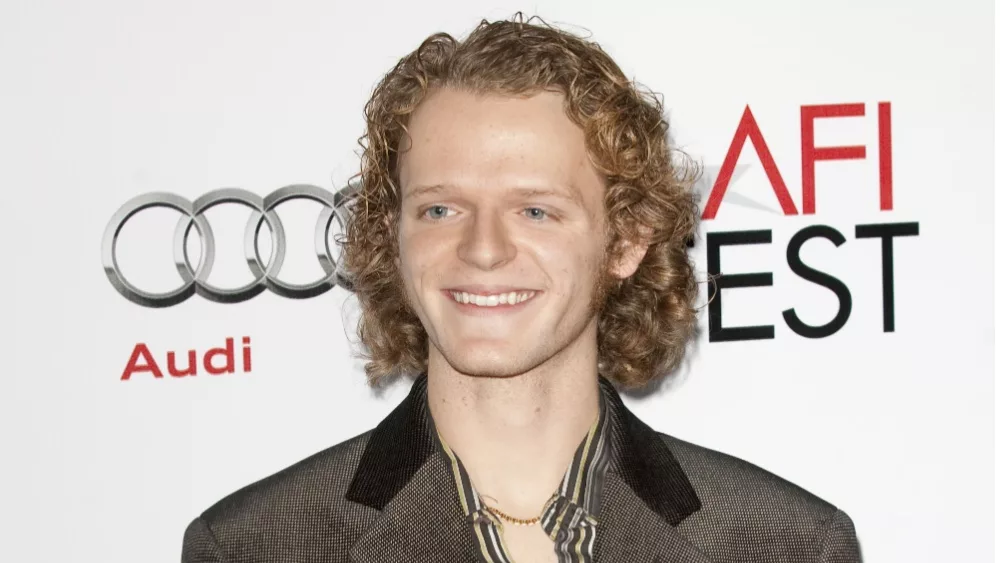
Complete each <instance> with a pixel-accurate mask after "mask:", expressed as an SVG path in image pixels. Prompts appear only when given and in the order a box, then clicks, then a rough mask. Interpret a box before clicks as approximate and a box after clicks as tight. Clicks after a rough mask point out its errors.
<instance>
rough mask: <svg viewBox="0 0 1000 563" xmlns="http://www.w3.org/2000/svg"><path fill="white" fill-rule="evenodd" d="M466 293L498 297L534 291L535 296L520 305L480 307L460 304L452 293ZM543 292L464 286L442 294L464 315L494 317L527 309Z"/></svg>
mask: <svg viewBox="0 0 1000 563" xmlns="http://www.w3.org/2000/svg"><path fill="white" fill-rule="evenodd" d="M455 291H464V292H466V293H476V294H479V295H497V294H500V293H510V292H512V291H516V292H518V293H520V292H524V291H532V292H534V295H532V296H531V297H529V298H528V299H526V300H524V301H521V302H520V303H515V304H513V305H511V304H509V303H500V304H497V305H495V306H492V307H481V306H479V305H473V304H471V303H459V302H458V301H455V298H454V297H453V296H452V292H455ZM542 293H543V292H542V291H540V290H537V289H528V288H521V287H515V286H510V285H506V286H501V285H490V286H487V285H463V286H455V287H450V288H448V289H442V290H441V294H442V295H444V297H445V299H447V300H448V301H450V302H451V304H452V305H454V306H455V307H458V310H459V311H461V312H462V313H465V314H467V315H472V316H477V317H478V316H493V315H505V314H512V313H516V312H518V311H521V310H522V309H524V308H526V307H527V306H528V304H530V303H533V302H534V301H535V299H536V298H537V297H538V296H540V295H541V294H542Z"/></svg>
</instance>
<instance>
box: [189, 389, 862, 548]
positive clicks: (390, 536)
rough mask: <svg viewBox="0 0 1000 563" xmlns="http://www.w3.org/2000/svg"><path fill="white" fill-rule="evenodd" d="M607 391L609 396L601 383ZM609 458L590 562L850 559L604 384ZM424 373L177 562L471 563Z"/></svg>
mask: <svg viewBox="0 0 1000 563" xmlns="http://www.w3.org/2000/svg"><path fill="white" fill-rule="evenodd" d="M601 384H602V385H604V386H606V387H609V388H611V384H610V383H609V382H608V381H607V380H605V379H603V378H602V380H601ZM611 391H612V392H611V393H610V397H611V398H612V400H611V401H609V403H610V407H611V408H610V409H609V416H610V419H609V421H610V423H611V427H610V430H611V436H612V437H611V443H612V451H613V454H612V458H613V460H612V462H611V465H610V466H609V469H608V474H607V477H606V483H605V485H604V490H603V495H602V501H601V512H600V518H599V524H598V528H597V530H598V532H597V541H596V544H595V559H596V561H598V562H609V563H610V562H614V563H617V562H643V561H648V562H670V563H737V562H739V563H747V562H760V563H763V562H768V563H778V562H781V563H855V562H859V561H860V560H861V558H860V553H859V547H858V542H857V539H856V537H855V532H854V525H853V523H852V522H851V519H850V518H849V517H848V516H847V514H845V513H844V512H842V511H840V510H838V509H837V508H836V507H835V506H833V505H831V504H829V503H827V502H825V501H823V500H821V499H819V498H817V497H816V496H814V495H812V494H810V493H809V492H807V491H805V490H803V489H801V488H799V487H797V486H795V485H793V484H792V483H789V482H788V481H785V480H784V479H781V478H780V477H777V476H775V475H773V474H771V473H768V472H767V471H764V470H763V469H761V468H759V467H756V466H754V465H752V464H750V463H747V462H745V461H742V460H740V459H737V458H734V457H731V456H728V455H725V454H722V453H719V452H715V451H712V450H709V449H706V448H702V447H699V446H696V445H693V444H690V443H687V442H683V441H681V440H678V439H676V438H673V437H670V436H667V435H664V434H660V433H658V432H656V431H654V430H652V429H651V428H650V427H649V426H647V425H646V424H644V423H643V422H642V421H641V420H639V419H638V418H636V416H635V415H634V414H632V412H630V411H629V410H628V409H627V408H626V407H625V405H624V404H622V402H621V398H620V397H619V396H618V394H617V393H615V392H614V390H613V388H611ZM426 409H427V399H426V375H422V376H420V377H419V378H418V379H417V380H416V382H415V383H414V385H413V388H412V390H411V391H410V394H409V395H408V396H407V398H406V399H404V400H403V402H402V403H400V405H399V406H398V407H396V409H395V410H393V411H392V412H391V413H390V414H389V416H387V417H386V418H385V419H384V420H383V421H382V422H381V423H380V424H379V425H378V426H377V427H376V428H375V429H374V430H371V431H369V432H366V433H364V434H361V435H360V436H357V437H355V438H352V439H350V440H348V441H346V442H343V443H341V444H338V445H336V446H333V447H331V448H329V449H326V450H324V451H322V452H319V453H317V454H315V455H313V456H311V457H309V458H307V459H304V460H302V461H300V462H298V463H296V464H295V465H292V466H291V467H288V468H287V469H284V470H282V471H280V472H278V473H276V474H274V475H272V476H270V477H267V478H265V479H263V480H261V481H258V482H256V483H253V484H251V485H249V486H247V487H244V488H243V489H240V490H239V491H236V492H235V493H233V494H231V495H229V496H227V497H226V498H224V499H222V500H221V501H219V502H218V503H216V504H215V505H214V506H212V507H211V508H209V509H208V510H206V511H205V512H204V513H202V514H201V516H199V517H197V518H195V519H194V521H192V522H191V524H190V525H189V526H188V528H187V530H186V532H185V534H184V545H183V553H182V556H181V560H182V562H183V563H223V562H225V563H278V562H281V563H340V562H348V561H353V562H356V563H376V562H377V563H383V562H384V563H390V562H392V563H398V562H435V563H474V562H475V561H476V556H475V552H474V551H473V549H474V543H473V542H474V539H473V533H472V526H471V525H470V524H469V523H468V522H466V521H465V520H464V519H463V516H462V513H461V508H460V505H459V500H458V492H457V490H456V488H455V483H454V480H453V479H452V478H451V474H450V472H449V468H448V466H447V464H446V463H447V462H446V460H445V459H443V455H442V454H441V453H439V451H438V450H437V448H436V444H435V442H434V440H433V437H432V436H431V434H430V432H429V428H428V425H427V423H426V420H427V418H426V416H427V411H426Z"/></svg>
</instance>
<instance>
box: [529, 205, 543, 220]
mask: <svg viewBox="0 0 1000 563" xmlns="http://www.w3.org/2000/svg"><path fill="white" fill-rule="evenodd" d="M524 214H525V215H526V216H527V217H528V218H529V219H535V220H539V221H540V220H542V219H545V218H546V217H548V212H546V211H545V210H544V209H541V208H538V207H528V208H525V210H524Z"/></svg>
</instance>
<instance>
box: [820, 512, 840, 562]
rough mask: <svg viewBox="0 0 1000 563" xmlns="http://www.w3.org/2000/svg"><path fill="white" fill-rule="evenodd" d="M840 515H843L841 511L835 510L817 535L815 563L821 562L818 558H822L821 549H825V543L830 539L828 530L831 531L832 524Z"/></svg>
mask: <svg viewBox="0 0 1000 563" xmlns="http://www.w3.org/2000/svg"><path fill="white" fill-rule="evenodd" d="M841 514H843V511H842V510H840V509H839V508H838V509H837V510H835V511H834V512H833V514H832V515H831V516H830V518H829V519H828V520H827V521H826V522H824V523H823V526H822V527H821V528H820V533H819V534H817V539H818V540H819V541H817V542H816V562H817V563H820V562H821V559H820V558H821V557H822V556H823V548H824V547H826V542H827V540H828V539H830V530H831V529H833V526H834V524H835V523H836V521H837V519H838V518H839V517H840V515H841Z"/></svg>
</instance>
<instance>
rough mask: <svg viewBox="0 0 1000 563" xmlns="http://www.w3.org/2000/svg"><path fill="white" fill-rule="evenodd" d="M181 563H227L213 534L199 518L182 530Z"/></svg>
mask: <svg viewBox="0 0 1000 563" xmlns="http://www.w3.org/2000/svg"><path fill="white" fill-rule="evenodd" d="M181 563H227V561H226V558H225V556H223V555H222V548H220V547H219V542H218V540H216V539H215V534H213V533H212V530H211V528H209V527H208V523H206V522H205V521H204V520H203V519H201V517H198V518H195V519H194V520H193V521H192V522H191V523H190V524H188V527H187V529H186V530H184V547H183V548H182V550H181Z"/></svg>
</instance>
